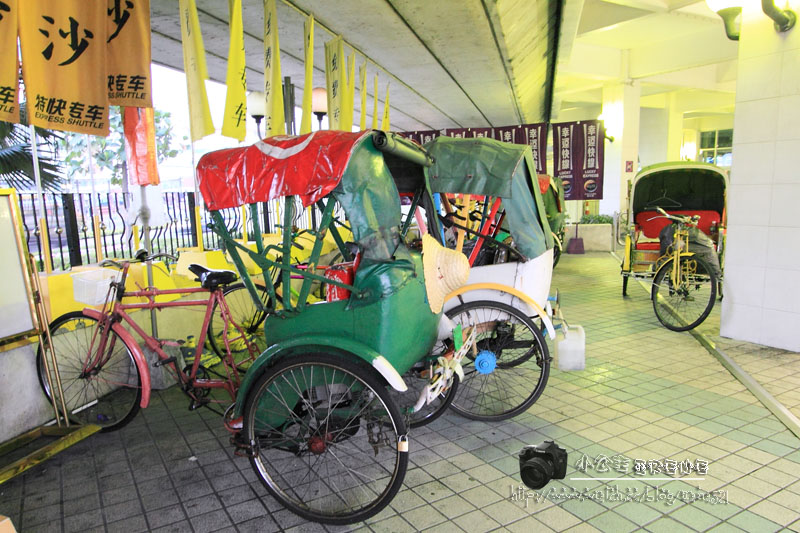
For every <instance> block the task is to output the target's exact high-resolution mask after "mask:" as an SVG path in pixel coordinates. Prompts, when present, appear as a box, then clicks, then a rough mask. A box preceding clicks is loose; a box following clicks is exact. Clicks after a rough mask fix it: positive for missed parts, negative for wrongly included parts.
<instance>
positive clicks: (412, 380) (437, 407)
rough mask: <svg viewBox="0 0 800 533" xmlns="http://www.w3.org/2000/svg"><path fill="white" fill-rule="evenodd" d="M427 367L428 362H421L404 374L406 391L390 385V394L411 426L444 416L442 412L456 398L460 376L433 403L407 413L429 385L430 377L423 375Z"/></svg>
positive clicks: (428, 422) (414, 426) (419, 425)
mask: <svg viewBox="0 0 800 533" xmlns="http://www.w3.org/2000/svg"><path fill="white" fill-rule="evenodd" d="M427 368H428V365H427V364H424V363H422V362H420V363H418V364H417V365H414V366H413V367H412V368H411V369H409V371H408V372H406V373H405V374H403V381H404V382H405V383H406V385H407V386H408V390H407V391H406V392H398V391H396V390H394V389H392V388H391V387H389V394H390V395H391V397H392V399H393V400H394V401H395V403H396V404H397V407H398V408H399V409H400V412H401V413H402V414H403V415H405V416H406V422H408V425H409V427H411V428H418V427H422V426H424V425H425V424H430V423H431V422H433V421H434V420H436V419H437V418H439V417H440V416H442V413H444V412H445V411H446V410H447V408H448V407H450V404H451V403H453V398H455V395H456V391H457V390H458V381H459V380H458V376H453V383H452V385H450V387H449V388H448V389H447V390H445V391H442V393H440V394H439V395H438V396H437V397H436V399H434V400H433V401H432V402H431V403H428V404H425V405H423V406H422V409H420V410H419V411H417V412H415V413H412V414H410V415H406V413H407V412H408V410H409V409H411V408H412V407H414V405H415V404H416V403H417V400H418V399H419V395H420V393H421V392H422V389H423V388H424V387H426V386H427V385H428V381H429V378H428V377H427V376H424V377H423V371H424V370H426V369H427Z"/></svg>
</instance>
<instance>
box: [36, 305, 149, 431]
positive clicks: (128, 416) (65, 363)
mask: <svg viewBox="0 0 800 533" xmlns="http://www.w3.org/2000/svg"><path fill="white" fill-rule="evenodd" d="M76 320H81V321H85V322H91V323H92V326H91V327H87V328H86V333H87V334H90V333H91V332H92V331H93V330H94V327H95V326H96V324H97V322H98V321H97V320H96V319H94V318H91V317H87V316H84V314H83V313H82V312H81V311H72V312H70V313H65V314H63V315H61V316H59V317H58V318H56V319H55V320H53V321H52V322H51V323H50V326H49V327H50V338H51V339H54V344H55V345H56V347H58V342H57V340H56V339H57V338H58V337H59V336H60V335H61V334H60V333H59V332H58V330H59V329H60V328H62V327H64V326H65V325H66V324H67V323H68V322H70V321H76ZM67 331H72V330H69V329H68V330H67ZM109 339H110V340H111V341H112V342H113V344H112V346H117V343H119V345H120V346H125V343H124V342H123V341H122V339H121V338H120V337H119V335H117V333H116V332H114V331H113V330H112V331H111V332H110V334H109ZM81 340H88V339H86V337H85V336H83V339H79V338H76V340H75V342H76V343H78V342H81ZM75 346H76V348H77V344H75ZM88 349H89V348H88V345H87V347H86V348H85V349H84V350H85V351H87V352H88ZM112 349H113V348H112ZM125 351H126V352H127V355H128V357H129V358H130V365H131V367H130V368H131V369H132V370H133V371H134V372H135V373H136V383H137V386H136V387H135V389H133V388H131V390H135V391H136V392H135V394H134V395H133V396H132V398H133V401H132V405H130V407H129V408H128V409H127V410H125V414H124V415H123V416H122V417H121V418H119V419H117V421H115V422H111V423H104V421H103V420H102V419H100V418H99V417H95V418H94V419H86V417H85V415H84V414H82V413H86V410H83V411H79V412H78V413H72V412H71V413H70V415H69V418H70V420H71V421H73V422H75V423H79V424H88V423H91V424H97V425H98V426H100V427H101V428H102V431H104V432H109V431H115V430H117V429H120V428H121V427H123V426H125V425H126V424H128V423H129V422H130V421H131V420H133V418H134V417H135V416H136V414H137V413H138V412H139V403H140V402H141V399H142V379H141V376H140V375H139V368H138V367H137V366H136V362H135V360H134V359H133V355H132V353H131V350H130V348H128V347H127V346H125ZM42 358H43V353H42V347H41V344H40V345H39V346H38V348H37V350H36V370H37V372H36V374H37V377H38V378H39V385H40V386H41V387H42V391H43V392H44V394H45V396H47V399H48V400H50V401H52V398H51V396H50V387H49V386H48V382H47V378H46V377H45V376H46V371H45V368H44V362H43V360H42ZM56 358H57V360H58V368H59V374H60V377H61V389H62V390H63V391H64V401H65V403H67V405H68V406H69V405H70V399H71V398H73V397H75V394H71V391H72V390H73V388H74V387H76V386H78V387H81V386H83V387H85V386H86V385H88V383H89V382H88V381H84V380H83V379H82V378H79V377H77V376H76V375H75V372H76V370H73V369H77V366H75V365H74V364H72V365H71V364H70V363H71V361H70V359H74V357H69V356H68V354H66V353H61V354H59V353H58V352H56ZM98 375H100V374H98ZM130 377H132V376H129V378H128V379H129V380H130ZM81 390H83V389H81Z"/></svg>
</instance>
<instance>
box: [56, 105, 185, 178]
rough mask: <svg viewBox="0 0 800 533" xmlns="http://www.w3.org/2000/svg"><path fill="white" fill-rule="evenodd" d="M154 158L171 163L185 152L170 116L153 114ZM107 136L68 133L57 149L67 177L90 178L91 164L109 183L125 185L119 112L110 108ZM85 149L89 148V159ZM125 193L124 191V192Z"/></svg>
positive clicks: (118, 109) (113, 107) (125, 167)
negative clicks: (107, 174) (105, 172)
mask: <svg viewBox="0 0 800 533" xmlns="http://www.w3.org/2000/svg"><path fill="white" fill-rule="evenodd" d="M154 115H155V118H154V122H155V130H156V157H157V161H158V162H159V163H160V162H162V161H164V160H165V159H170V158H173V157H175V156H176V155H178V153H179V152H180V151H182V150H184V149H185V148H186V144H185V141H187V137H183V138H182V139H181V140H178V139H176V138H175V135H174V133H173V132H172V123H171V122H170V117H171V115H170V113H169V112H163V111H159V110H157V109H156V110H155V113H154ZM108 122H109V129H110V132H109V134H108V136H107V137H95V136H90V135H84V134H81V133H67V134H65V135H64V139H63V140H62V141H61V143H60V146H61V148H62V149H63V151H64V154H65V155H64V167H65V170H66V173H67V175H68V176H69V177H73V176H75V175H76V174H78V175H83V176H86V175H89V173H90V171H89V163H90V161H91V162H93V163H94V164H95V167H96V168H98V167H99V168H100V169H105V170H108V171H109V172H110V173H111V183H113V184H117V185H118V184H120V183H123V184H124V183H127V162H126V159H125V135H124V132H123V125H122V114H121V113H120V108H119V107H116V106H112V107H111V113H110V116H109V121H108ZM87 146H90V147H91V159H90V157H89V151H87ZM123 190H124V189H123Z"/></svg>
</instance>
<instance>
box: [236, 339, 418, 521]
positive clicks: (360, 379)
mask: <svg viewBox="0 0 800 533" xmlns="http://www.w3.org/2000/svg"><path fill="white" fill-rule="evenodd" d="M244 435H245V438H246V441H247V443H248V444H249V445H250V447H251V450H252V453H253V456H252V458H251V464H252V466H253V469H254V470H255V472H256V474H257V475H258V477H259V479H261V482H262V483H263V484H264V486H265V487H266V489H267V491H269V493H270V494H271V495H272V496H273V497H275V499H277V500H278V501H279V502H281V503H282V504H283V505H284V506H286V507H287V508H288V509H289V510H291V511H292V512H294V513H296V514H298V515H300V516H302V517H303V518H306V519H308V520H313V521H316V522H322V523H325V524H337V525H342V524H352V523H354V522H359V521H362V520H366V519H367V518H369V517H371V516H373V515H375V514H377V513H379V512H380V511H381V510H382V509H383V508H384V507H386V505H388V504H389V502H390V501H391V500H392V498H394V496H395V494H397V491H398V490H399V489H400V486H401V485H402V483H403V478H404V477H405V473H406V468H407V467H408V441H407V438H406V427H405V423H404V422H403V418H402V416H401V415H400V411H399V410H398V408H397V406H396V405H395V403H394V401H392V399H391V397H390V395H389V392H388V391H387V390H386V384H385V382H382V380H380V379H379V378H378V377H376V376H375V375H374V374H373V371H372V369H371V368H369V367H365V366H362V365H360V364H358V363H356V362H353V361H350V360H347V359H345V358H344V357H340V356H336V355H330V354H321V353H313V354H302V355H292V356H288V357H286V358H285V359H283V360H282V361H280V362H278V363H277V364H276V365H275V366H273V367H271V368H268V369H267V370H266V371H265V372H264V373H263V374H262V375H261V376H260V377H259V378H258V379H257V381H256V382H255V384H254V385H253V387H252V388H251V390H250V392H249V393H248V396H247V402H246V404H245V409H244Z"/></svg>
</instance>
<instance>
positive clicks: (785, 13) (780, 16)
mask: <svg viewBox="0 0 800 533" xmlns="http://www.w3.org/2000/svg"><path fill="white" fill-rule="evenodd" d="M761 10H762V11H763V12H764V14H765V15H766V16H768V17H769V18H771V19H772V20H773V21H774V22H775V31H779V32H781V31H789V30H791V29H792V27H793V26H794V23H795V22H797V15H796V14H795V12H794V11H792V10H791V9H788V8H787V9H780V8H778V7H776V6H775V0H761Z"/></svg>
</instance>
